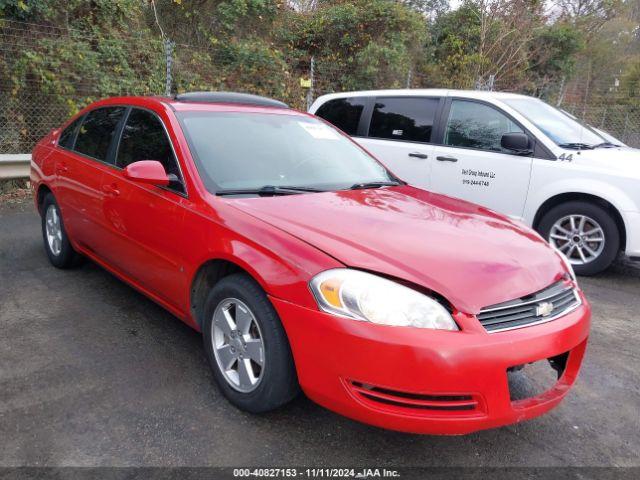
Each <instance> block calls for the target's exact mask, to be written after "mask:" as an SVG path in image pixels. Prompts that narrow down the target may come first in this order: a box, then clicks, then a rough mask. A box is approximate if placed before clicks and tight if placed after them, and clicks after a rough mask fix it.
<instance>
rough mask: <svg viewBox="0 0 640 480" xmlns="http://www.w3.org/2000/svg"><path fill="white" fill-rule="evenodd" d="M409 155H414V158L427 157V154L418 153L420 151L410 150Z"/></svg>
mask: <svg viewBox="0 0 640 480" xmlns="http://www.w3.org/2000/svg"><path fill="white" fill-rule="evenodd" d="M409 156H410V157H415V158H429V156H428V155H426V154H424V153H420V152H411V153H410V154H409Z"/></svg>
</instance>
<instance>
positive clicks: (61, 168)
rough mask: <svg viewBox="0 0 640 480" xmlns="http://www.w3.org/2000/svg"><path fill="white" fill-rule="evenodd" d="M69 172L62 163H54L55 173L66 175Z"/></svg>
mask: <svg viewBox="0 0 640 480" xmlns="http://www.w3.org/2000/svg"><path fill="white" fill-rule="evenodd" d="M68 171H69V167H67V165H66V164H64V163H56V173H66V172H68Z"/></svg>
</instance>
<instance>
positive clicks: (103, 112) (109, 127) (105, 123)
mask: <svg viewBox="0 0 640 480" xmlns="http://www.w3.org/2000/svg"><path fill="white" fill-rule="evenodd" d="M124 112H125V108H124V107H107V108H98V109H96V110H93V111H91V112H89V113H88V114H87V116H86V117H84V122H82V125H80V130H79V131H78V137H77V138H76V145H75V148H74V150H75V151H76V152H78V153H82V154H84V155H88V156H89V157H93V158H96V159H98V160H102V161H103V162H106V161H107V160H108V156H109V146H110V145H111V141H112V140H113V137H114V134H115V131H116V127H117V126H118V123H119V122H120V119H121V118H122V115H124Z"/></svg>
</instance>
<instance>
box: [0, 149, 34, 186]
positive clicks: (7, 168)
mask: <svg viewBox="0 0 640 480" xmlns="http://www.w3.org/2000/svg"><path fill="white" fill-rule="evenodd" d="M30 163H31V154H29V153H25V154H20V153H19V154H13V153H9V154H0V180H12V179H16V178H29V167H30Z"/></svg>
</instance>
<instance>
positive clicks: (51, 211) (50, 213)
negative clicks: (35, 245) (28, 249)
mask: <svg viewBox="0 0 640 480" xmlns="http://www.w3.org/2000/svg"><path fill="white" fill-rule="evenodd" d="M52 217H55V219H56V220H57V222H59V223H57V222H56V221H54V223H56V226H55V227H54V226H53V224H52V225H51V226H50V230H47V224H48V222H49V221H53V218H52ZM41 224H42V240H43V242H44V250H45V252H46V253H47V257H49V261H50V262H51V264H52V265H53V266H54V267H56V268H71V267H73V266H75V265H77V263H78V260H79V258H80V256H79V255H78V254H77V253H76V251H75V250H74V249H73V247H72V246H71V243H70V242H69V237H68V235H67V231H66V230H65V228H64V221H63V220H62V215H61V213H60V207H59V206H58V203H57V202H56V199H55V197H54V196H53V194H52V193H47V195H46V196H45V197H44V200H43V202H42V215H41ZM48 232H49V234H50V235H48ZM52 237H56V239H55V242H53V243H52V242H50V239H51V238H52Z"/></svg>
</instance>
